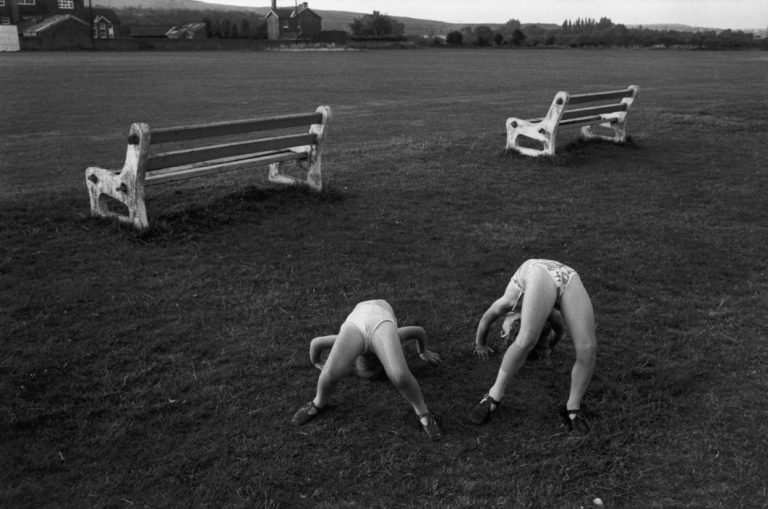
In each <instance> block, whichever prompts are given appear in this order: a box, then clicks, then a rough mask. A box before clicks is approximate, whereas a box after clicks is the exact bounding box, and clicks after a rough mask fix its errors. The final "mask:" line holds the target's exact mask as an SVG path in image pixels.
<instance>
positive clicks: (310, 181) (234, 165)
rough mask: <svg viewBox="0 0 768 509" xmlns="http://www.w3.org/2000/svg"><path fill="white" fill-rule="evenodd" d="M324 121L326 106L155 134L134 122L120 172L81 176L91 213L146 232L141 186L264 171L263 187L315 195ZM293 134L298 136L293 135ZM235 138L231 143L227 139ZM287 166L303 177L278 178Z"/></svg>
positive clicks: (94, 171)
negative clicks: (296, 188) (305, 189)
mask: <svg viewBox="0 0 768 509" xmlns="http://www.w3.org/2000/svg"><path fill="white" fill-rule="evenodd" d="M330 116H331V110H330V108H329V107H328V106H320V107H318V108H317V110H316V111H315V112H313V113H304V114H296V115H283V116H276V117H264V118H252V119H246V120H236V121H229V122H217V123H210V124H197V125H187V126H178V127H168V128H159V129H150V127H149V126H148V125H147V124H144V123H135V124H133V125H131V128H130V133H129V135H128V148H127V150H126V155H125V163H124V164H123V167H122V169H120V170H108V169H104V168H98V167H90V168H88V169H86V170H85V183H86V186H87V188H88V194H89V197H90V201H91V214H92V215H96V216H102V217H113V218H117V219H119V220H120V221H123V222H126V223H130V224H133V225H134V226H135V227H137V228H139V229H144V228H147V227H148V226H149V223H148V221H147V212H146V206H145V204H144V188H145V187H146V186H152V185H157V184H164V183H167V182H174V181H179V180H185V179H190V178H194V177H200V176H204V175H212V174H218V173H220V172H224V171H231V170H239V169H251V168H255V167H259V166H265V165H266V166H269V174H268V176H269V181H271V182H278V183H283V184H306V185H308V186H309V187H310V188H312V189H314V190H318V191H319V190H321V189H322V175H321V160H322V148H323V138H324V136H325V127H326V125H327V123H328V120H329V119H330ZM298 128H303V129H302V132H299V133H296V131H297V130H298ZM307 128H308V129H309V130H308V132H307V131H306V129H307ZM225 137H228V139H227V138H225ZM235 137H237V139H238V141H232V139H233V138H235ZM242 138H246V139H245V140H243V139H242ZM190 141H194V144H192V146H189V145H190V144H189V143H186V144H185V143H184V142H190ZM164 144H165V147H171V149H172V150H167V148H166V151H164V152H159V151H158V149H157V147H158V146H161V145H164ZM287 161H295V162H296V164H297V165H298V166H299V168H300V169H301V170H302V171H306V179H302V178H298V177H294V176H291V175H287V174H285V173H283V172H282V171H281V169H282V165H283V163H285V162H287ZM118 202H119V203H118ZM120 204H122V205H120ZM116 205H117V206H116Z"/></svg>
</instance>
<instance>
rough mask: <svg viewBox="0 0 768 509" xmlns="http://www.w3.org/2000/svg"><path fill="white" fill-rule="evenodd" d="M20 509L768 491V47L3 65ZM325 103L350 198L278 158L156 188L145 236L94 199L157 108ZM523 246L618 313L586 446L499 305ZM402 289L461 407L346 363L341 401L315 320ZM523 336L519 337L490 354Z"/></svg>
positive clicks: (14, 468)
mask: <svg viewBox="0 0 768 509" xmlns="http://www.w3.org/2000/svg"><path fill="white" fill-rule="evenodd" d="M0 67H2V69H3V72H1V73H0V85H2V88H3V90H4V91H5V92H4V94H3V97H2V98H0V104H1V105H2V108H1V109H2V111H3V122H2V123H0V139H2V144H0V195H1V198H0V217H1V218H2V222H1V223H0V280H1V281H2V284H1V285H0V435H1V436H2V440H0V458H2V465H3V468H2V469H0V506H4V507H66V506H69V507H84V506H99V507H128V506H142V507H144V506H146V507H172V506H178V507H182V506H183V507H190V506H199V507H206V506H209V507H219V506H228V507H239V506H242V507H321V508H322V507H441V508H443V507H449V508H450V507H456V508H458V507H495V506H498V507H579V506H582V505H587V504H591V501H592V499H593V498H594V497H600V498H602V499H603V501H604V502H605V504H606V506H607V507H760V506H765V501H766V500H767V499H768V498H767V497H768V493H766V476H765V474H766V457H768V450H767V449H768V448H767V447H766V437H767V436H768V432H767V431H768V430H766V422H767V421H766V418H767V417H768V415H766V413H767V412H766V405H765V394H766V391H767V390H768V367H766V366H768V355H767V353H768V352H767V351H766V350H767V348H768V347H767V346H766V332H767V330H768V328H767V327H766V319H765V310H766V308H767V307H768V306H766V304H767V303H766V292H765V289H766V285H768V272H767V270H766V269H768V267H767V265H768V262H767V259H766V256H765V246H766V245H768V231H767V228H768V226H767V225H768V200H767V199H766V193H765V190H766V189H768V174H767V173H766V170H765V167H766V166H765V165H766V161H768V148H766V145H765V143H764V140H765V139H766V135H767V134H768V125H767V124H766V120H765V118H764V115H762V114H760V112H764V111H766V107H767V106H768V104H766V101H767V99H766V95H765V85H766V82H765V56H764V55H763V54H761V53H753V52H747V53H704V52H700V53H698V52H679V53H678V52H624V51H621V52H619V51H616V52H614V51H584V52H578V51H546V52H545V51H433V50H429V51H410V52H380V53H377V52H371V53H345V54H311V55H309V54H274V53H245V52H244V53H199V54H192V53H190V54H172V53H147V54H122V53H117V54H83V53H80V54H45V53H41V54H19V55H0ZM629 84H638V85H640V87H641V91H640V96H639V99H638V100H637V102H636V108H635V110H634V111H633V113H632V116H631V118H630V121H629V132H630V134H631V136H632V142H631V143H628V144H626V145H624V146H613V145H608V144H602V143H589V144H581V143H571V142H572V141H573V139H574V137H575V133H573V132H569V131H565V132H564V133H563V136H562V137H561V138H560V145H559V155H558V156H557V157H555V158H552V159H544V160H534V159H529V158H524V157H521V156H516V155H513V154H505V153H504V151H503V146H504V133H503V125H504V120H505V118H506V117H507V116H511V115H516V116H536V115H540V114H542V113H543V112H544V111H545V110H546V108H547V107H548V105H549V102H550V101H551V99H552V97H553V95H554V93H555V91H557V90H559V89H565V90H569V91H573V92H588V91H593V90H604V89H610V88H623V87H625V86H627V85H629ZM318 104H330V105H331V106H332V107H333V109H334V112H335V116H334V119H333V120H332V122H331V124H330V128H329V129H330V130H329V145H328V152H327V156H326V158H325V164H324V169H325V175H326V178H327V182H328V186H327V191H325V192H323V193H321V194H314V193H310V192H305V191H302V190H296V189H282V188H278V187H273V186H270V185H268V184H266V183H265V178H264V175H263V174H264V172H265V170H263V169H261V170H259V172H258V175H250V174H248V173H240V174H236V175H232V176H231V177H227V178H224V177H222V178H216V177H214V178H210V179H198V180H197V181H193V182H190V183H186V184H180V185H169V186H165V187H163V188H153V189H151V190H150V192H149V194H148V208H149V214H150V222H151V223H152V227H151V228H150V230H149V231H147V232H145V233H136V232H134V231H132V230H130V229H128V228H125V227H121V226H117V225H115V224H113V223H110V222H103V221H97V220H94V219H91V218H89V217H88V203H87V195H86V191H85V186H84V184H83V180H82V179H83V171H84V169H85V168H86V166H89V165H92V164H100V165H107V164H110V163H112V164H119V162H120V157H121V156H122V153H123V150H124V141H123V140H124V136H125V133H126V132H127V129H128V125H129V124H130V123H131V122H134V121H147V122H149V123H150V124H151V125H157V126H168V125H177V124H183V123H191V122H195V123H199V122H206V121H216V120H227V119H236V118H242V117H244V116H259V115H265V114H279V113H283V112H290V111H305V110H307V109H312V108H314V107H315V106H317V105H318ZM529 257H546V258H553V259H557V260H561V261H563V262H565V263H567V264H568V265H571V266H573V267H575V268H576V269H577V270H579V272H580V273H581V274H582V277H583V279H584V281H585V285H586V286H587V289H588V291H589V292H590V294H591V296H592V298H593V301H594V305H595V309H596V313H597V320H598V339H599V342H600V350H599V355H598V370H597V373H596V376H595V379H594V381H593V383H592V385H591V386H590V390H589V392H588V394H587V398H586V405H587V409H588V412H589V414H590V416H591V419H592V422H593V425H594V433H593V434H592V436H591V437H589V438H587V439H585V440H582V441H576V442H574V441H572V440H569V439H568V437H567V435H566V434H565V432H564V430H563V428H562V427H561V426H560V425H559V423H558V420H557V417H556V413H555V408H556V407H557V405H558V404H560V403H562V402H563V401H564V399H565V398H566V395H567V386H568V379H569V370H570V366H571V363H572V359H573V352H572V349H571V347H570V346H569V345H568V344H567V343H565V344H561V345H559V346H558V349H557V350H556V352H555V354H554V357H553V359H552V363H551V365H545V364H543V363H531V364H529V365H527V366H526V367H525V368H524V369H523V370H522V372H521V374H520V376H519V379H518V381H517V382H516V384H515V386H514V389H513V390H512V391H511V392H510V394H509V396H508V397H507V400H506V401H505V405H504V406H503V407H501V409H500V411H499V415H498V416H495V418H494V419H493V420H491V421H490V422H489V423H488V424H487V425H486V426H484V427H474V426H472V425H470V424H469V423H468V419H467V411H468V409H469V408H470V407H471V406H472V405H473V404H474V403H475V402H476V400H477V398H478V397H479V396H480V395H481V394H482V392H483V391H484V390H485V389H486V388H487V387H488V386H489V385H490V384H491V382H492V380H493V378H494V376H495V372H496V370H497V368H498V363H499V356H496V357H495V358H494V359H493V360H492V361H489V362H481V361H478V360H476V359H475V358H473V356H472V354H471V346H472V343H473V336H474V329H475V326H476V323H477V320H478V319H479V317H480V315H481V313H482V312H483V311H484V309H485V307H486V306H487V305H488V304H489V303H490V301H491V299H493V298H495V297H496V296H498V295H499V294H500V293H501V291H502V290H503V288H504V286H505V285H506V282H507V280H508V278H509V277H510V275H511V272H512V270H514V268H515V267H516V266H517V265H518V264H519V263H520V262H522V261H523V260H525V259H526V258H529ZM367 298H385V299H387V300H389V301H390V302H391V303H392V304H393V306H394V308H395V310H396V312H397V313H398V317H399V319H400V322H401V323H402V324H406V325H407V324H412V325H421V326H424V327H425V328H426V329H427V331H428V334H429V337H430V345H432V346H434V349H435V350H436V351H438V352H439V353H440V354H441V355H442V356H443V357H444V358H445V359H446V364H445V365H443V366H441V367H438V368H436V369H435V368H431V367H428V366H425V365H424V364H423V363H421V361H419V359H418V358H417V356H416V355H415V352H413V351H412V350H408V351H407V355H408V357H409V361H410V364H411V368H412V370H413V372H414V374H415V375H416V377H417V378H418V380H419V381H420V384H421V386H422V389H423V391H424V394H425V397H426V399H427V402H428V403H429V404H430V407H431V408H432V410H433V411H435V412H436V413H437V414H438V415H439V417H440V419H441V422H442V428H443V431H444V439H443V441H442V442H439V443H435V444H432V443H427V441H426V440H425V437H424V436H423V434H422V433H421V432H420V430H419V429H418V425H417V422H416V420H415V418H414V416H413V415H412V413H411V410H410V409H409V408H408V406H407V404H406V403H405V402H404V401H403V400H402V399H401V397H400V396H399V395H398V394H397V392H396V391H395V390H394V389H393V388H392V387H391V386H390V385H389V384H387V383H385V382H367V381H362V380H358V379H354V378H352V377H350V378H349V379H348V380H345V381H344V382H343V383H342V384H341V385H340V387H339V390H338V392H337V393H336V394H335V395H334V397H333V399H332V406H331V407H330V408H329V411H328V412H327V413H326V414H327V415H325V416H324V417H323V418H322V419H318V420H317V421H316V422H314V423H312V424H310V425H307V426H305V427H302V428H295V427H293V426H291V425H290V422H289V419H290V416H291V415H292V413H293V411H295V410H296V409H297V408H298V407H299V406H300V405H301V404H303V403H305V402H306V401H307V400H308V399H309V398H310V397H311V395H312V393H313V391H314V386H315V382H316V377H317V372H316V370H315V369H313V368H312V367H311V366H310V365H309V363H308V356H307V347H308V342H309V340H310V339H311V338H312V337H313V336H314V335H318V334H325V333H331V332H333V331H334V330H335V329H336V328H337V327H338V325H339V324H340V322H341V321H342V320H343V319H344V317H345V316H346V314H347V313H348V312H349V310H350V309H351V308H352V307H353V305H354V304H355V303H356V302H358V301H360V300H363V299H367ZM495 346H500V345H495Z"/></svg>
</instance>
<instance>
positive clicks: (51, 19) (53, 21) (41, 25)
mask: <svg viewBox="0 0 768 509" xmlns="http://www.w3.org/2000/svg"><path fill="white" fill-rule="evenodd" d="M69 20H74V21H75V22H77V23H81V24H83V25H86V26H90V24H89V23H88V22H87V21H83V20H82V19H80V18H78V17H76V16H72V15H71V14H56V15H55V16H48V17H47V18H45V19H43V20H41V21H40V22H38V23H36V24H34V25H32V26H29V27H26V28H25V29H24V30H23V32H22V33H23V34H24V35H25V36H27V37H34V36H35V35H37V34H39V33H40V32H44V31H46V30H49V29H51V28H53V27H55V26H56V25H59V24H61V23H64V22H66V21H69Z"/></svg>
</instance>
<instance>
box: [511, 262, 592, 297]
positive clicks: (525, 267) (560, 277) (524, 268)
mask: <svg viewBox="0 0 768 509" xmlns="http://www.w3.org/2000/svg"><path fill="white" fill-rule="evenodd" d="M534 267H544V269H546V271H547V272H548V273H549V275H550V276H552V280H553V281H554V282H555V286H556V287H557V300H556V301H555V307H556V308H558V309H559V308H560V299H561V298H562V296H563V293H564V292H565V289H566V288H568V283H570V282H571V278H573V276H578V275H579V274H578V273H577V272H576V271H575V270H573V269H572V268H570V267H569V266H567V265H563V264H562V263H560V262H556V261H554V260H542V259H531V260H526V261H525V262H523V264H522V265H520V267H519V268H518V269H517V271H516V272H515V274H514V275H513V276H512V279H511V280H510V282H509V286H507V289H508V290H509V289H510V288H509V287H510V286H511V285H514V286H515V287H517V289H518V290H519V292H520V295H519V296H518V298H517V301H516V303H515V306H514V308H517V307H518V305H519V304H520V299H522V297H523V294H524V293H525V283H526V281H527V280H528V275H529V274H530V273H531V269H533V268H534Z"/></svg>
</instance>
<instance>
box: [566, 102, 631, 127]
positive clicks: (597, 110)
mask: <svg viewBox="0 0 768 509" xmlns="http://www.w3.org/2000/svg"><path fill="white" fill-rule="evenodd" d="M619 111H627V105H626V104H624V103H617V104H607V105H605V106H593V107H591V108H579V109H577V110H566V111H565V112H563V115H562V116H561V117H560V123H561V124H562V123H563V120H570V119H572V118H579V117H589V116H592V115H601V114H603V113H617V112H619Z"/></svg>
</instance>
